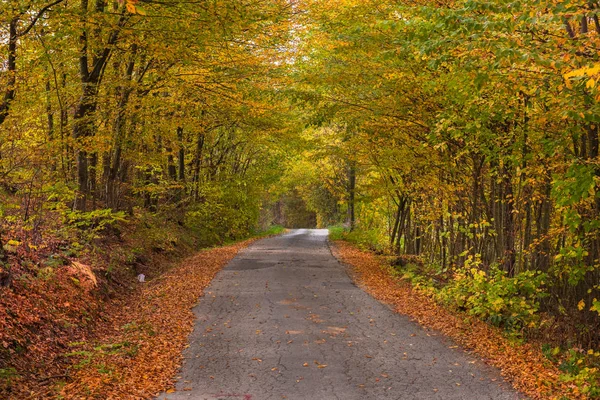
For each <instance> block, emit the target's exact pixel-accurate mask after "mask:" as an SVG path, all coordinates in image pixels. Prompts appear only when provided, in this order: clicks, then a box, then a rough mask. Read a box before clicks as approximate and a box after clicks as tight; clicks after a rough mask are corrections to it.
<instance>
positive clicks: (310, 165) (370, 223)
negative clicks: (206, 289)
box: [0, 0, 600, 398]
mask: <svg viewBox="0 0 600 400" xmlns="http://www.w3.org/2000/svg"><path fill="white" fill-rule="evenodd" d="M599 13H600V3H598V2H596V1H589V0H586V1H578V0H552V1H548V2H541V1H533V0H531V1H500V0H489V1H473V0H439V1H422V0H407V1H404V0H400V1H387V0H384V1H374V0H360V1H359V0H329V1H327V0H274V1H262V0H228V1H223V0H209V1H187V0H166V1H155V0H118V1H116V0H115V1H106V0H79V1H69V0H45V1H44V0H7V1H2V2H1V3H0V91H1V93H0V394H1V393H2V390H6V391H7V393H10V390H14V386H15V382H17V383H18V382H20V379H21V378H23V376H24V373H22V372H20V368H24V367H23V365H26V364H19V363H18V362H16V363H15V362H14V360H15V359H16V358H17V355H23V354H25V355H24V356H23V357H25V358H27V357H28V356H27V352H28V347H30V346H33V345H34V338H35V337H36V333H35V332H36V331H37V330H39V329H41V328H40V326H42V325H43V326H47V327H49V328H48V329H54V330H56V329H59V330H61V329H62V330H63V331H68V330H69V329H70V328H65V327H60V328H58V327H56V326H53V325H52V324H51V322H49V321H48V320H47V319H44V318H42V319H40V318H39V317H38V316H37V315H38V313H39V308H44V307H46V308H47V307H50V304H52V303H53V302H54V301H55V299H54V298H53V297H52V295H51V294H48V293H49V292H52V291H53V290H54V289H52V288H55V286H56V285H59V286H60V285H63V284H67V283H69V282H68V280H67V283H64V282H65V281H64V280H61V279H58V278H57V277H58V276H59V275H60V273H61V272H60V271H61V268H63V267H64V266H65V265H67V264H69V263H70V262H71V261H72V260H78V259H79V260H83V261H85V264H90V265H92V266H94V265H95V266H96V267H98V268H101V271H102V274H100V275H102V278H101V279H100V280H101V286H102V285H103V286H105V287H106V288H105V289H98V288H95V289H94V290H96V291H98V292H102V291H104V292H103V293H99V294H98V299H102V300H97V301H99V302H100V301H108V300H107V299H110V298H111V297H113V296H116V295H115V294H111V293H112V291H115V293H119V292H120V291H122V288H120V287H119V286H122V284H121V283H122V282H129V281H132V280H135V276H136V275H138V274H139V273H141V272H144V273H145V274H146V275H148V276H152V275H153V274H156V273H158V272H156V271H153V270H151V269H147V268H148V266H147V264H149V261H148V255H147V253H152V252H154V253H157V254H158V253H161V254H159V256H165V254H168V253H169V252H172V251H175V252H177V251H179V250H177V249H176V248H181V247H182V246H183V247H185V246H188V248H201V247H210V246H215V245H220V244H224V243H229V242H232V241H236V240H241V239H244V238H246V237H249V236H250V235H253V234H257V233H258V232H261V231H264V230H267V229H269V228H270V227H272V226H273V225H283V226H286V227H289V228H295V227H302V228H311V227H320V228H329V229H330V232H331V237H332V239H335V238H337V239H345V240H347V241H349V242H351V243H353V244H354V245H356V246H359V247H360V248H362V249H366V250H369V251H372V252H374V253H376V254H378V255H381V256H383V257H385V259H386V260H389V262H390V264H391V265H393V266H394V268H395V270H396V271H398V272H397V273H398V274H400V275H401V276H402V277H403V278H404V279H406V280H408V281H410V282H412V284H413V286H414V287H416V288H418V289H419V290H420V291H422V292H423V293H426V294H427V295H428V296H430V297H432V298H434V299H436V301H438V302H440V303H441V304H445V305H447V306H448V307H451V308H453V309H455V310H457V311H458V312H462V313H465V315H469V316H473V317H475V318H479V319H481V320H484V321H486V322H488V323H489V324H491V325H493V326H496V327H498V328H499V329H501V330H502V331H504V332H505V333H506V334H507V335H508V336H509V337H511V338H513V339H514V340H515V341H518V342H524V341H527V342H531V343H537V344H539V346H540V348H541V351H542V352H543V353H544V354H545V355H546V356H547V358H548V360H549V361H550V362H554V363H556V365H558V368H559V369H560V371H561V379H562V380H563V381H565V382H568V383H570V384H572V385H573V386H574V387H577V388H578V390H579V391H580V392H581V393H582V395H583V396H588V397H589V398H600V369H599V368H600V158H599V151H600V137H599V136H600V106H599V101H600V92H598V86H597V85H598V80H599V79H600V55H599V49H600V19H599V16H598V14H599ZM113 248H119V249H122V251H121V250H119V251H113V250H109V249H113ZM94 268H95V267H93V268H92V269H94ZM99 270H100V269H99ZM61 282H62V283H61ZM119 282H121V283H119ZM53 285H54V286H53ZM69 290H71V291H73V290H75V291H77V290H78V289H77V288H71V289H69ZM82 290H83V289H82ZM61 293H62V292H61ZM107 293H108V294H107ZM76 296H78V295H76ZM71 303H72V301H69V302H66V303H65V304H71ZM73 304H75V303H73ZM28 307H30V308H31V309H27V308H28ZM99 307H100V306H99ZM63 308H71V309H70V311H68V312H69V313H71V314H69V315H80V314H81V309H77V308H75V309H73V306H72V304H71V306H69V305H67V306H65V307H63ZM88 311H89V310H88ZM57 312H58V311H57ZM65 312H66V311H65ZM43 313H50V311H44V312H42V314H43ZM44 315H46V314H44ZM49 315H51V313H50V314H49ZM73 318H75V317H73ZM49 319H51V318H50V317H49ZM51 325H52V326H51ZM44 329H46V328H44ZM90 329H91V328H90ZM32 332H33V333H32ZM15 335H17V336H18V337H16V336H15ZM63 347H64V345H63ZM32 357H33V356H32ZM35 357H38V356H37V355H36V356H35ZM11 360H12V361H11ZM32 360H34V358H31V359H29V361H28V362H33V361H32ZM35 360H39V358H35ZM19 362H20V361H19ZM11 387H12V389H11Z"/></svg>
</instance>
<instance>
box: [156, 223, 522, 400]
mask: <svg viewBox="0 0 600 400" xmlns="http://www.w3.org/2000/svg"><path fill="white" fill-rule="evenodd" d="M194 312H195V314H196V317H197V321H196V325H195V328H194V332H193V333H192V334H191V335H190V338H189V341H190V346H189V348H188V349H186V351H185V352H184V356H185V361H184V364H183V367H182V370H181V372H180V374H179V375H178V378H179V379H178V383H177V385H176V389H177V390H176V392H174V393H169V394H166V393H163V394H162V395H160V396H159V398H160V399H170V400H176V399H195V400H236V399H243V400H269V399H291V400H304V399H310V400H329V399H332V400H333V399H340V400H341V399H343V400H370V399H403V400H404V399H406V400H413V399H414V400H422V399H444V400H449V399H468V400H483V399H503V400H504V399H506V400H508V399H520V398H524V397H523V396H521V395H519V394H518V393H517V392H515V391H514V390H513V389H512V388H511V387H510V386H509V385H508V384H506V383H505V382H503V380H502V378H501V377H500V375H499V373H498V371H497V370H495V369H493V368H491V367H488V366H486V365H484V364H483V363H482V362H481V361H479V360H478V359H476V358H474V357H473V356H472V355H470V354H468V353H466V352H465V351H463V350H461V349H460V348H459V347H457V346H456V345H454V344H453V343H452V342H451V341H450V340H449V339H447V338H444V337H443V336H441V335H438V334H437V333H435V332H431V331H427V330H425V329H423V328H422V327H420V326H419V325H417V324H416V323H414V322H412V321H410V320H409V319H408V318H407V317H405V316H402V315H399V314H396V313H395V312H393V311H392V310H391V309H390V308H389V307H388V306H386V305H383V304H381V303H379V302H378V301H377V300H375V299H373V298H372V297H371V296H369V295H368V294H367V293H365V292H364V291H362V290H361V289H360V288H358V287H357V286H355V285H354V284H353V283H352V281H351V280H350V278H349V277H348V274H347V273H346V269H345V267H344V266H343V265H342V264H340V263H339V262H338V261H337V260H336V259H335V258H334V257H333V256H332V254H331V252H330V250H329V247H328V243H327V231H326V230H305V229H299V230H293V231H291V232H289V233H287V234H285V235H281V236H277V237H273V238H268V239H263V240H260V241H257V242H255V243H254V244H253V245H251V246H250V247H248V248H247V249H245V250H244V251H242V252H240V254H238V256H237V257H236V258H235V259H234V260H232V261H231V262H230V263H229V265H228V266H227V267H225V269H223V270H222V271H221V272H220V273H219V274H217V276H216V277H215V279H214V280H213V282H212V283H211V285H210V286H209V287H208V288H207V289H206V290H205V295H204V297H203V298H202V299H201V300H200V303H199V304H198V306H197V307H196V308H195V309H194Z"/></svg>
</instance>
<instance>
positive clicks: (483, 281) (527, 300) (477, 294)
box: [439, 266, 548, 330]
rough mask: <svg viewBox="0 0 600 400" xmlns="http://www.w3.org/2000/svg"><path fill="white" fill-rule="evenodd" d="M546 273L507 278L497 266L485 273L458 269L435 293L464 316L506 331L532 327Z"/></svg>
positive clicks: (469, 269) (535, 322) (537, 320)
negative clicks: (486, 322) (466, 314)
mask: <svg viewBox="0 0 600 400" xmlns="http://www.w3.org/2000/svg"><path fill="white" fill-rule="evenodd" d="M547 279H548V277H547V275H546V274H543V273H537V272H534V271H524V272H521V273H519V274H517V275H515V276H514V277H507V276H506V272H505V271H502V270H501V269H500V268H498V266H492V267H491V268H490V269H489V271H488V272H484V271H482V270H480V269H478V268H474V267H472V268H468V269H467V268H462V269H460V270H458V271H456V273H455V276H454V279H452V280H451V281H450V283H449V284H448V285H446V286H444V287H443V289H442V290H441V291H440V292H439V299H440V300H441V301H442V302H444V303H446V304H449V305H451V306H454V307H457V308H459V309H463V310H466V311H467V313H468V314H470V315H474V316H476V317H478V318H481V319H483V320H486V321H488V322H489V323H491V324H492V325H495V326H502V327H504V328H505V329H507V330H519V329H522V328H533V327H536V326H537V324H538V323H539V318H540V315H539V313H538V311H539V308H540V299H541V298H543V297H545V296H547V294H546V293H545V292H544V284H545V282H544V280H547Z"/></svg>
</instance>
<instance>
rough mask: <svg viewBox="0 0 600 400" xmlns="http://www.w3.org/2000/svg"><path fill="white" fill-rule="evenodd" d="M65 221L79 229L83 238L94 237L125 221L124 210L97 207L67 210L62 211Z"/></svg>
mask: <svg viewBox="0 0 600 400" xmlns="http://www.w3.org/2000/svg"><path fill="white" fill-rule="evenodd" d="M64 217H65V222H66V224H67V225H68V226H70V227H75V228H77V229H79V230H80V231H81V232H82V234H83V236H84V238H86V239H88V240H89V239H96V238H98V237H100V236H101V234H103V233H106V232H107V230H108V229H110V228H114V227H116V226H117V224H119V223H121V222H126V221H127V219H126V218H125V212H124V211H113V210H111V209H99V210H93V211H89V212H82V211H72V210H67V211H65V212H64Z"/></svg>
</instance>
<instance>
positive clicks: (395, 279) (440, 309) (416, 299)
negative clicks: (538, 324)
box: [332, 240, 591, 399]
mask: <svg viewBox="0 0 600 400" xmlns="http://www.w3.org/2000/svg"><path fill="white" fill-rule="evenodd" d="M332 250H333V252H334V255H335V256H336V257H338V258H339V259H340V260H341V261H343V262H344V263H346V264H348V265H350V266H351V267H352V272H353V274H352V275H353V278H354V279H355V281H356V282H357V283H358V284H360V285H361V286H362V287H363V288H364V289H365V290H367V291H368V292H369V293H370V294H371V295H373V296H374V297H375V298H377V299H378V300H381V301H384V302H386V303H388V304H390V305H392V306H393V307H394V309H395V310H396V311H397V312H399V313H402V314H405V315H408V316H410V317H411V318H413V319H414V320H415V321H417V322H418V323H419V324H421V325H422V326H424V327H427V328H431V329H434V330H437V331H440V332H442V333H443V334H444V335H446V336H449V337H451V338H452V339H453V340H454V341H456V342H457V343H458V344H460V345H461V346H463V347H464V348H465V349H467V350H468V351H473V352H474V353H476V354H477V355H479V356H480V357H482V359H483V360H484V361H485V362H486V363H489V364H491V365H494V366H496V367H498V368H500V370H501V373H502V374H503V376H505V377H506V378H507V379H508V380H509V381H510V382H511V383H512V384H513V386H514V387H515V388H516V389H518V390H520V391H521V392H523V393H524V394H526V395H527V396H530V397H531V398H533V399H585V398H590V397H591V396H590V395H589V394H586V393H584V392H586V391H587V392H589V389H587V390H586V389H585V388H586V387H588V388H589V385H588V386H586V384H583V385H579V386H578V385H577V384H575V382H567V381H565V380H564V379H561V370H560V369H559V366H558V365H557V364H556V363H553V362H551V360H549V359H548V357H546V356H545V354H544V351H543V350H542V348H541V346H540V345H539V344H537V343H531V342H530V343H524V342H522V341H518V340H514V339H513V338H510V337H507V336H505V335H504V334H503V331H502V330H501V329H500V328H498V327H494V326H491V325H489V324H487V323H485V322H483V321H481V320H479V319H476V318H474V317H472V316H470V315H468V314H467V313H465V312H460V311H456V310H452V309H451V308H449V307H446V306H444V305H442V304H441V303H440V302H438V301H436V300H434V299H433V298H432V296H431V295H430V294H429V293H427V291H421V290H418V289H416V288H414V287H413V286H412V285H411V284H410V282H409V281H408V280H404V279H401V277H399V276H398V274H397V273H396V272H395V269H394V268H393V267H392V266H390V264H389V262H387V260H386V258H385V257H383V256H377V255H375V254H374V253H372V252H369V251H364V250H360V249H358V248H357V247H356V246H355V245H352V244H350V243H348V242H345V241H339V240H338V241H335V242H334V245H333V246H332Z"/></svg>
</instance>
